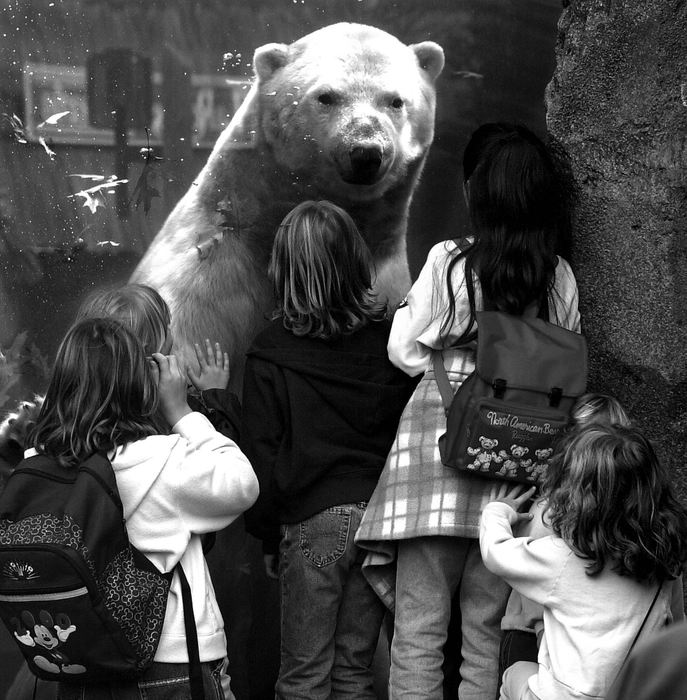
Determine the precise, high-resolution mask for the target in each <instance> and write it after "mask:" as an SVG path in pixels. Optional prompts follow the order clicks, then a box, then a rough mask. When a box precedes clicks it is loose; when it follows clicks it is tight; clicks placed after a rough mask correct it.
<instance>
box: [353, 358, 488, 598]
mask: <svg viewBox="0 0 687 700" xmlns="http://www.w3.org/2000/svg"><path fill="white" fill-rule="evenodd" d="M444 362H445V366H446V370H447V374H448V377H449V380H450V381H451V385H452V388H453V390H454V391H455V390H456V389H457V388H458V387H459V386H460V384H461V383H462V382H463V380H464V378H465V377H466V376H467V375H468V374H470V372H472V370H473V369H474V353H473V352H467V351H464V350H458V351H451V352H450V353H449V352H448V351H445V352H444ZM445 430H446V414H445V412H444V406H443V403H442V401H441V394H440V393H439V388H438V386H437V383H436V379H435V377H434V370H433V369H432V368H431V367H430V369H428V370H427V372H426V373H425V374H424V376H423V378H422V379H421V380H420V383H419V384H418V385H417V387H416V389H415V391H414V392H413V395H412V396H411V397H410V400H409V401H408V404H407V406H406V407H405V409H404V411H403V413H402V415H401V419H400V421H399V426H398V431H397V433H396V438H395V439H394V443H393V445H392V447H391V451H390V452H389V456H388V457H387V460H386V464H385V465H384V469H383V471H382V474H381V476H380V478H379V481H378V483H377V487H376V488H375V490H374V493H373V494H372V497H371V498H370V501H369V503H368V506H367V509H366V512H365V515H364V516H363V519H362V522H361V523H360V527H359V528H358V532H357V533H356V537H355V541H356V544H357V545H358V546H359V547H361V548H363V549H365V550H367V551H368V554H367V556H366V558H365V562H364V564H363V572H364V573H365V576H366V578H367V580H368V581H369V582H370V584H371V585H372V587H373V588H374V589H375V590H376V591H377V594H378V595H379V596H380V598H381V599H382V600H383V601H384V602H385V604H386V605H387V607H388V608H389V609H391V610H393V607H394V592H395V578H396V576H395V560H396V546H395V541H397V540H402V539H409V538H412V537H425V536H431V535H446V536H452V537H471V538H477V537H478V536H479V520H480V515H481V512H482V509H483V508H484V506H485V505H486V504H487V503H488V502H489V500H490V492H491V489H492V486H493V481H490V480H488V479H484V478H481V477H479V476H475V475H472V474H464V473H462V472H458V471H456V470H455V469H450V468H449V467H445V466H444V465H443V464H442V463H441V458H440V455H439V445H438V440H439V437H440V436H441V435H442V434H443V433H444V432H445Z"/></svg>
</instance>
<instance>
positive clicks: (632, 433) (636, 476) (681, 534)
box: [542, 423, 687, 582]
mask: <svg viewBox="0 0 687 700" xmlns="http://www.w3.org/2000/svg"><path fill="white" fill-rule="evenodd" d="M542 490H543V494H544V496H545V497H546V498H547V499H548V504H547V506H548V509H547V513H546V520H547V522H548V523H549V524H550V526H551V528H552V530H553V531H554V532H555V533H556V534H557V535H559V536H560V537H561V538H562V539H563V540H564V541H565V542H566V543H567V544H568V545H569V546H570V547H571V549H572V550H573V551H574V552H575V554H577V555H578V556H579V557H582V558H583V559H586V560H588V564H587V566H586V568H587V573H588V574H589V575H591V576H594V575H596V574H598V573H599V572H601V571H602V570H603V569H604V567H605V566H607V565H608V566H610V567H611V569H612V570H613V571H615V572H616V573H618V574H620V575H621V576H628V577H631V578H633V579H635V580H637V581H639V582H642V581H651V582H654V581H663V580H666V579H673V578H676V577H677V576H679V575H680V573H681V571H682V566H683V562H684V561H685V559H686V558H687V510H686V509H685V507H684V506H683V505H682V504H681V503H679V502H678V501H677V499H676V498H675V497H674V496H673V494H672V491H671V488H670V483H669V479H668V475H667V473H666V471H665V469H664V467H663V466H662V465H661V463H660V462H659V460H658V458H657V456H656V453H655V451H654V449H653V447H652V446H651V443H650V442H649V441H648V440H647V439H646V437H645V436H644V435H643V434H642V433H641V432H640V431H638V430H637V429H636V428H632V427H628V426H622V425H609V424H601V423H591V424H589V425H587V426H584V427H582V428H581V429H580V430H579V431H577V432H573V433H571V434H570V435H568V436H567V437H566V438H564V440H563V443H562V444H561V445H560V446H559V449H558V450H557V453H556V456H555V457H554V458H553V460H552V462H551V464H550V465H549V470H548V474H547V476H546V478H545V480H544V484H543V489H542Z"/></svg>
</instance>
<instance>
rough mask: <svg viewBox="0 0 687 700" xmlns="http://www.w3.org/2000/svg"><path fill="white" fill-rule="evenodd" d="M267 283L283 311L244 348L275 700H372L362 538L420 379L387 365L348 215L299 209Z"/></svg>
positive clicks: (247, 441) (378, 607)
mask: <svg viewBox="0 0 687 700" xmlns="http://www.w3.org/2000/svg"><path fill="white" fill-rule="evenodd" d="M269 276H270V279H271V280H272V282H273V285H274V291H275V295H276V298H277V302H278V306H277V310H276V311H275V313H274V315H273V320H272V323H271V324H270V325H269V326H268V327H267V328H266V329H265V330H264V331H263V332H262V333H260V334H259V335H258V336H257V338H255V340H254V341H253V344H252V346H251V348H250V350H249V352H248V357H247V362H246V370H245V375H244V386H243V399H242V404H243V419H242V425H241V433H242V438H243V442H242V446H243V449H245V451H246V454H247V455H248V457H249V459H250V461H251V463H252V464H253V466H254V469H255V471H256V473H257V474H258V479H259V481H260V497H259V499H258V502H257V503H256V505H255V506H254V507H253V508H252V509H251V510H249V511H248V513H247V514H246V526H247V529H248V531H249V532H251V533H252V534H254V535H255V536H256V537H258V538H259V539H262V541H263V551H264V553H265V565H266V571H267V575H268V576H271V577H273V578H276V577H277V576H278V577H279V580H280V585H281V601H282V610H281V618H282V622H281V634H282V642H281V667H280V672H279V678H278V681H277V687H276V697H277V698H308V699H309V700H317V699H318V698H323V699H324V698H329V697H330V696H332V697H334V696H335V697H350V698H356V699H357V700H359V699H361V698H374V697H375V695H374V693H373V689H372V673H371V671H370V666H371V663H372V658H373V655H374V651H375V648H376V642H377V637H378V634H379V628H380V625H381V621H382V617H383V614H384V607H383V605H382V604H381V602H380V600H379V599H378V598H377V596H376V595H375V593H374V591H373V590H372V589H371V588H370V587H369V585H368V584H367V582H366V580H365V579H364V577H363V574H362V572H361V564H362V560H363V552H362V551H361V550H359V549H358V547H357V546H356V545H355V544H354V542H353V538H354V535H355V531H356V529H357V527H358V523H359V522H360V519H361V517H362V514H363V513H364V509H365V506H366V503H367V500H368V499H369V497H370V495H371V494H372V492H373V490H374V487H375V485H376V483H377V478H378V476H379V474H380V472H381V470H382V467H383V466H384V462H385V460H386V456H387V454H388V451H389V448H390V446H391V442H392V440H393V438H394V436H395V432H396V428H397V425H398V419H399V416H400V414H401V411H402V410H403V407H404V406H405V403H406V401H407V400H408V398H409V396H410V394H411V392H412V390H413V388H414V385H415V381H414V380H412V379H410V378H409V377H408V376H407V375H406V374H405V373H404V372H401V371H400V370H398V369H396V368H395V367H394V366H393V365H392V364H391V363H390V362H389V360H388V357H387V351H386V344H387V338H388V334H389V329H390V324H389V321H388V320H387V319H386V308H385V305H384V304H381V303H379V302H378V301H377V300H376V298H375V296H374V294H373V293H372V292H371V289H370V287H371V282H372V280H371V257H370V254H369V251H368V249H367V247H366V245H365V242H364V240H363V239H362V237H361V235H360V233H359V232H358V230H357V228H356V226H355V224H354V222H353V220H352V219H351V218H350V216H349V215H348V214H347V213H346V212H345V211H343V210H342V209H340V208H339V207H337V206H335V205H334V204H332V203H330V202H326V201H320V202H311V201H309V202H303V203H302V204H300V205H298V206H297V207H296V208H295V209H293V210H292V211H291V212H290V213H289V214H288V215H287V216H286V218H285V219H284V221H283V222H282V224H281V226H280V227H279V230H278V232H277V235H276V238H275V241H274V248H273V250H272V257H271V260H270V265H269ZM277 550H279V555H278V556H277Z"/></svg>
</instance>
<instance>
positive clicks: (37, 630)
mask: <svg viewBox="0 0 687 700" xmlns="http://www.w3.org/2000/svg"><path fill="white" fill-rule="evenodd" d="M38 617H39V620H40V624H39V623H38V622H36V620H35V619H34V617H33V615H32V614H31V613H30V612H29V611H28V610H22V613H21V620H20V619H19V618H17V617H13V618H12V620H11V622H12V624H13V625H14V627H15V632H14V636H15V637H16V638H17V640H18V641H19V642H20V643H21V644H23V645H24V646H27V647H37V649H36V651H37V653H36V654H35V655H34V657H33V663H34V664H36V666H38V668H40V669H42V670H43V671H47V672H48V673H69V674H78V673H85V672H86V668H85V667H84V666H81V665H80V664H72V663H70V661H69V659H68V658H67V656H66V655H65V654H63V653H62V652H60V651H57V647H58V646H60V644H63V643H64V642H66V641H67V639H68V638H69V635H70V634H71V633H72V632H74V631H76V626H75V625H73V624H72V623H71V620H70V619H69V616H68V615H66V614H65V613H57V614H56V615H55V621H54V622H53V618H52V615H51V614H50V613H49V612H48V611H47V610H41V611H40V612H39V613H38ZM38 647H40V648H38Z"/></svg>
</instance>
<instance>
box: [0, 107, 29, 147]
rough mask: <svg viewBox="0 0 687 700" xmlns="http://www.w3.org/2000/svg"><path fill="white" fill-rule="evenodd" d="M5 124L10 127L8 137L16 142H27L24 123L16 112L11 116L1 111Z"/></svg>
mask: <svg viewBox="0 0 687 700" xmlns="http://www.w3.org/2000/svg"><path fill="white" fill-rule="evenodd" d="M2 116H3V117H4V120H5V121H6V122H7V125H8V126H9V128H10V137H11V138H12V139H14V140H15V141H16V142H17V143H28V141H27V139H26V132H25V131H24V123H23V122H22V120H21V119H19V117H18V116H17V115H16V114H13V115H12V116H11V117H10V115H9V114H5V113H3V115H2Z"/></svg>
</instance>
